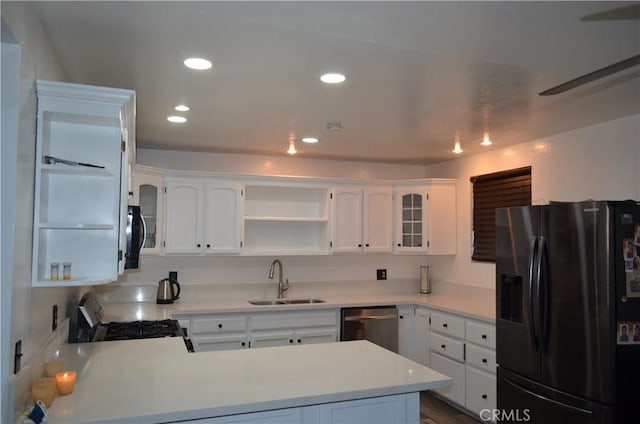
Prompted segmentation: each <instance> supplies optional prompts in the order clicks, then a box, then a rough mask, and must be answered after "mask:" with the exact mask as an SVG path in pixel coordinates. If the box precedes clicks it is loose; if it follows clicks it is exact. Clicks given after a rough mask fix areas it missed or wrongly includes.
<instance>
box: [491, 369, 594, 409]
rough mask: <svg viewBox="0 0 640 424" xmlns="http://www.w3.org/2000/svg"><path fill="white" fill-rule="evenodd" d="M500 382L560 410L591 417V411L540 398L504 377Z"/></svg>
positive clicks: (544, 397) (543, 397) (539, 395)
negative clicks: (558, 407)
mask: <svg viewBox="0 0 640 424" xmlns="http://www.w3.org/2000/svg"><path fill="white" fill-rule="evenodd" d="M502 381H504V382H505V383H507V384H509V385H510V386H513V387H515V388H516V389H517V390H520V391H521V392H525V393H526V394H528V395H529V396H532V397H535V398H538V399H541V400H543V401H545V402H549V403H553V404H554V405H557V406H560V407H561V408H566V409H570V410H572V411H575V412H579V413H581V414H584V415H588V416H590V417H591V416H593V411H590V410H588V409H583V408H578V407H577V406H573V405H568V404H566V403H563V402H559V401H557V400H554V399H551V398H548V397H546V396H542V395H541V394H540V393H536V392H532V391H531V390H528V389H526V388H524V387H522V386H521V385H519V384H518V383H516V382H514V381H511V380H510V379H508V378H506V377H505V378H503V380H502Z"/></svg>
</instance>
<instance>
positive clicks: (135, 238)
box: [124, 206, 146, 269]
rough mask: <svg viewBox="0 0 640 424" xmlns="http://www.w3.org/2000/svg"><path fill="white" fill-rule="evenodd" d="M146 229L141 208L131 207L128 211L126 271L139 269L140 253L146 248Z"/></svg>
mask: <svg viewBox="0 0 640 424" xmlns="http://www.w3.org/2000/svg"><path fill="white" fill-rule="evenodd" d="M145 237H146V228H145V225H144V219H143V218H142V214H141V213H140V206H129V207H128V211H127V253H126V255H125V263H124V268H125V269H138V266H139V260H140V252H141V251H142V248H143V247H144V241H145Z"/></svg>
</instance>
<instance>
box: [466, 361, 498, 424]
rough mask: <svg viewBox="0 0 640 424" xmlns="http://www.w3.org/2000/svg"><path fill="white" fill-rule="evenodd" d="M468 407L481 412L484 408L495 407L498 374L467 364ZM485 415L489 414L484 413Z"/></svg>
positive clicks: (475, 411)
mask: <svg viewBox="0 0 640 424" xmlns="http://www.w3.org/2000/svg"><path fill="white" fill-rule="evenodd" d="M466 378H467V392H466V407H467V409H468V410H470V411H472V412H474V413H476V414H478V415H479V414H480V411H482V410H483V409H495V408H496V404H497V402H496V401H497V399H496V376H495V374H489V373H487V372H484V371H480V370H476V369H474V368H473V367H469V366H467V370H466ZM484 415H485V416H486V415H487V414H484Z"/></svg>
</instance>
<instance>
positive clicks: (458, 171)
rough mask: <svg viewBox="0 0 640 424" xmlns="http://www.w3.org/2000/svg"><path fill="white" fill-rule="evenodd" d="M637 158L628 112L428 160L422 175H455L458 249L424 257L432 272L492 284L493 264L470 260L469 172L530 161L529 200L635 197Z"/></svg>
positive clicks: (639, 121) (638, 125) (639, 139)
mask: <svg viewBox="0 0 640 424" xmlns="http://www.w3.org/2000/svg"><path fill="white" fill-rule="evenodd" d="M639 158H640V116H633V117H628V118H624V119H619V120H615V121H610V122H607V123H604V124H600V125H596V126H592V127H588V128H583V129H580V130H576V131H572V132H568V133H564V134H560V135H557V136H553V137H548V138H544V139H540V140H536V141H534V142H530V143H524V144H519V145H516V146H513V147H506V148H502V149H496V150H492V151H489V152H487V153H483V154H479V155H475V156H470V157H462V158H459V159H455V160H452V161H448V162H443V163H440V164H436V165H431V166H428V167H427V168H426V175H427V177H444V178H457V179H458V205H457V206H458V254H457V255H456V256H455V257H453V258H444V257H443V258H429V263H430V265H432V274H433V276H434V278H435V279H437V280H443V281H447V282H452V283H458V284H468V285H476V286H482V287H491V288H493V287H494V286H495V275H494V274H495V266H494V265H493V264H490V263H481V262H472V261H471V183H470V182H469V178H470V177H471V176H474V175H482V174H486V173H491V172H497V171H503V170H507V169H513V168H519V167H523V166H531V167H532V170H531V177H532V183H531V184H532V187H531V188H532V193H531V196H532V199H533V203H534V204H543V203H547V202H549V201H550V200H557V201H579V200H587V199H607V200H624V199H634V200H640V160H639Z"/></svg>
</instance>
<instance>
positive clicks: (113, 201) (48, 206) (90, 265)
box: [32, 81, 135, 286]
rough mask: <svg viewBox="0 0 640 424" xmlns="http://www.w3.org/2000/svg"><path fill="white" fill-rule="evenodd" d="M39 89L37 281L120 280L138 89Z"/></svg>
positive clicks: (47, 85) (42, 84)
mask: <svg viewBox="0 0 640 424" xmlns="http://www.w3.org/2000/svg"><path fill="white" fill-rule="evenodd" d="M37 94H38V117H37V133H36V161H35V187H34V188H35V189H34V222H33V256H32V285H33V286H59V285H67V286H84V285H91V284H103V283H108V282H110V281H115V280H117V279H118V275H119V274H122V273H123V272H124V258H125V255H126V233H125V231H126V223H127V206H128V192H129V189H130V188H129V169H130V163H131V158H130V156H131V155H132V154H133V152H134V151H135V120H134V110H135V92H133V91H130V90H122V89H111V88H105V87H94V86H87V85H78V84H68V83H59V82H49V81H38V82H37ZM64 262H69V263H71V273H70V275H69V276H68V278H67V279H65V278H64V277H63V263H64ZM52 263H58V264H59V274H58V276H57V279H55V278H56V276H55V275H54V276H53V277H54V278H52V275H51V273H50V271H51V264H52Z"/></svg>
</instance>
